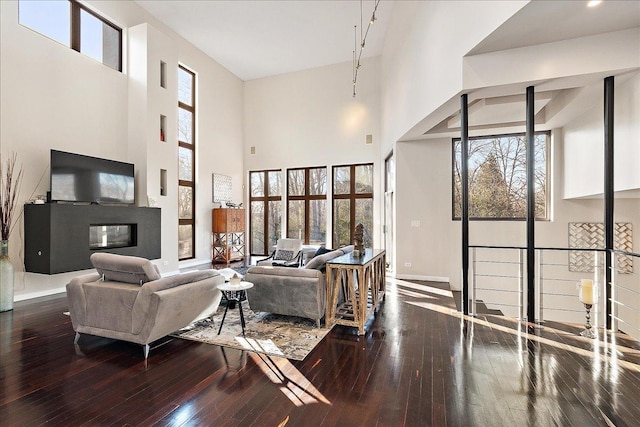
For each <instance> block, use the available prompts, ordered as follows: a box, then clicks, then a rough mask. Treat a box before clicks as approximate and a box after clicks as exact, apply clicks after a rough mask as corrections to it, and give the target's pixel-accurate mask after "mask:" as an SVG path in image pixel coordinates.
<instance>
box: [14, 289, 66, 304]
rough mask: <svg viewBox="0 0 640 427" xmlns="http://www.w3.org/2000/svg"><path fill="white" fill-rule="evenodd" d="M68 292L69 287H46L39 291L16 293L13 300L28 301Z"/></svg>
mask: <svg viewBox="0 0 640 427" xmlns="http://www.w3.org/2000/svg"><path fill="white" fill-rule="evenodd" d="M66 292H67V289H66V288H65V287H63V288H54V289H45V290H42V291H37V292H29V293H26V294H15V295H14V296H13V301H14V302H18V301H26V300H28V299H32V298H40V297H47V296H49V295H55V294H64V293H66Z"/></svg>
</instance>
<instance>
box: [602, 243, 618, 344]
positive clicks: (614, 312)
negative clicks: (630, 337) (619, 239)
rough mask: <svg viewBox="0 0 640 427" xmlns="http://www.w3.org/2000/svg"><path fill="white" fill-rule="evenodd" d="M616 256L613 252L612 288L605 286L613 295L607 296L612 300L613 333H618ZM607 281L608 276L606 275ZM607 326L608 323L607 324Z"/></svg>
mask: <svg viewBox="0 0 640 427" xmlns="http://www.w3.org/2000/svg"><path fill="white" fill-rule="evenodd" d="M616 265H617V264H616V254H615V252H613V251H611V286H610V287H609V286H606V285H605V290H607V289H610V290H611V295H607V298H609V299H610V300H611V313H609V315H610V316H611V317H610V319H611V330H612V331H613V332H618V304H617V303H616V289H615V288H616ZM604 277H605V280H606V277H607V275H606V274H605V275H604ZM605 325H606V323H605Z"/></svg>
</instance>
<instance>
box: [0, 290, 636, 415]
mask: <svg viewBox="0 0 640 427" xmlns="http://www.w3.org/2000/svg"><path fill="white" fill-rule="evenodd" d="M388 289H389V293H388V296H387V299H386V302H385V303H384V305H383V306H382V308H381V310H380V312H379V313H377V314H376V316H375V317H374V318H372V320H371V321H370V324H369V327H368V332H367V334H366V335H365V336H362V337H358V336H357V335H355V330H354V329H350V328H342V327H336V328H334V330H333V331H332V332H331V333H330V334H329V335H328V336H327V338H325V339H324V341H323V342H322V343H321V344H320V345H319V346H318V347H317V348H316V349H315V350H314V351H313V352H312V353H311V354H310V355H309V356H308V357H307V358H306V359H305V360H304V361H302V362H295V361H294V362H290V361H288V360H286V359H275V358H267V357H265V356H263V355H257V354H255V353H242V352H240V351H236V350H230V349H224V351H223V349H221V348H220V347H216V346H212V345H207V344H201V343H196V342H193V341H186V340H179V339H170V338H168V339H164V340H161V341H160V342H157V343H156V344H155V345H154V347H153V348H152V350H151V354H150V356H149V359H148V361H147V362H145V361H144V360H143V357H142V350H141V349H140V347H139V346H136V345H133V344H129V343H124V342H119V341H113V340H107V339H102V338H97V337H90V336H83V337H82V338H81V340H80V348H79V351H78V352H76V349H75V348H74V346H73V335H74V333H73V330H72V328H71V324H70V319H69V317H68V316H65V315H64V314H63V312H64V311H65V310H66V309H67V303H66V299H65V297H64V295H61V296H55V297H46V298H41V299H37V300H31V301H27V302H21V303H17V304H16V307H15V310H14V311H13V312H9V313H1V314H0V322H1V326H0V329H1V330H0V380H1V382H2V384H1V386H0V425H2V426H37V425H44V424H46V425H54V426H78V425H88V426H101V425H131V426H137V425H162V426H165V425H171V426H181V425H189V426H193V425H195V426H210V425H225V426H231V425H242V426H249V425H256V426H285V425H286V426H399V425H407V426H514V425H518V426H525V425H526V426H554V425H560V426H580V427H582V426H606V425H616V426H625V425H629V426H632V425H640V346H639V345H638V343H637V342H634V341H632V340H628V339H625V338H624V336H611V335H605V336H604V337H603V336H602V334H601V337H600V339H599V340H593V341H590V340H587V339H584V338H581V337H579V336H578V335H577V332H578V329H579V328H578V327H577V326H571V325H563V324H555V323H547V324H546V325H545V326H544V327H543V328H538V329H534V330H532V331H531V332H530V333H527V328H526V327H524V329H522V328H523V327H522V326H520V325H519V324H518V323H517V322H514V321H511V320H509V319H505V318H501V317H493V316H485V317H481V318H479V319H476V320H475V321H473V322H470V321H465V320H461V318H460V315H459V314H457V312H456V311H455V305H454V302H453V299H452V297H451V294H450V292H449V291H448V289H447V288H446V287H445V286H443V285H442V284H437V283H431V282H415V283H409V282H403V281H398V283H397V284H395V283H390V284H389V288H388Z"/></svg>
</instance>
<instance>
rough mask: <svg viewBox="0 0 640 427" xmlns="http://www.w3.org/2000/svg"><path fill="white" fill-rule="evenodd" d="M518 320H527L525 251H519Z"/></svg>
mask: <svg viewBox="0 0 640 427" xmlns="http://www.w3.org/2000/svg"><path fill="white" fill-rule="evenodd" d="M518 319H519V320H526V319H527V316H526V314H525V313H524V251H523V250H522V249H518Z"/></svg>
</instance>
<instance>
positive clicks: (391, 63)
mask: <svg viewBox="0 0 640 427" xmlns="http://www.w3.org/2000/svg"><path fill="white" fill-rule="evenodd" d="M526 3H528V2H527V1H455V2H438V1H424V2H395V3H394V7H393V16H392V18H391V22H390V26H389V28H388V30H387V34H386V35H385V44H384V49H383V53H382V116H381V117H382V144H383V145H382V151H383V152H385V153H387V152H389V151H390V150H391V147H393V144H394V143H395V141H397V140H399V139H400V138H401V137H402V136H403V135H404V134H405V133H406V132H408V131H409V130H410V129H411V128H412V127H414V126H415V125H416V124H417V123H418V122H420V121H421V120H422V119H424V118H425V117H426V116H428V115H429V114H431V113H432V112H433V111H434V110H436V109H437V108H438V107H440V105H442V104H443V103H444V102H446V101H447V100H449V99H450V98H451V97H452V96H454V95H455V94H456V93H458V92H459V91H460V90H461V89H462V82H463V80H462V76H463V67H462V64H463V57H464V55H465V54H466V53H467V52H469V50H471V49H472V48H473V47H474V46H475V45H476V44H478V43H479V42H480V41H482V40H483V39H484V38H485V37H486V36H488V35H489V34H490V33H491V32H492V31H493V30H494V29H495V28H497V26H498V25H500V24H502V23H503V22H504V21H505V20H507V19H508V18H509V17H511V16H512V15H513V14H514V13H516V12H517V11H518V10H520V9H521V8H522V7H523V6H524V5H525V4H526ZM463 29H464V30H463Z"/></svg>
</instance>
